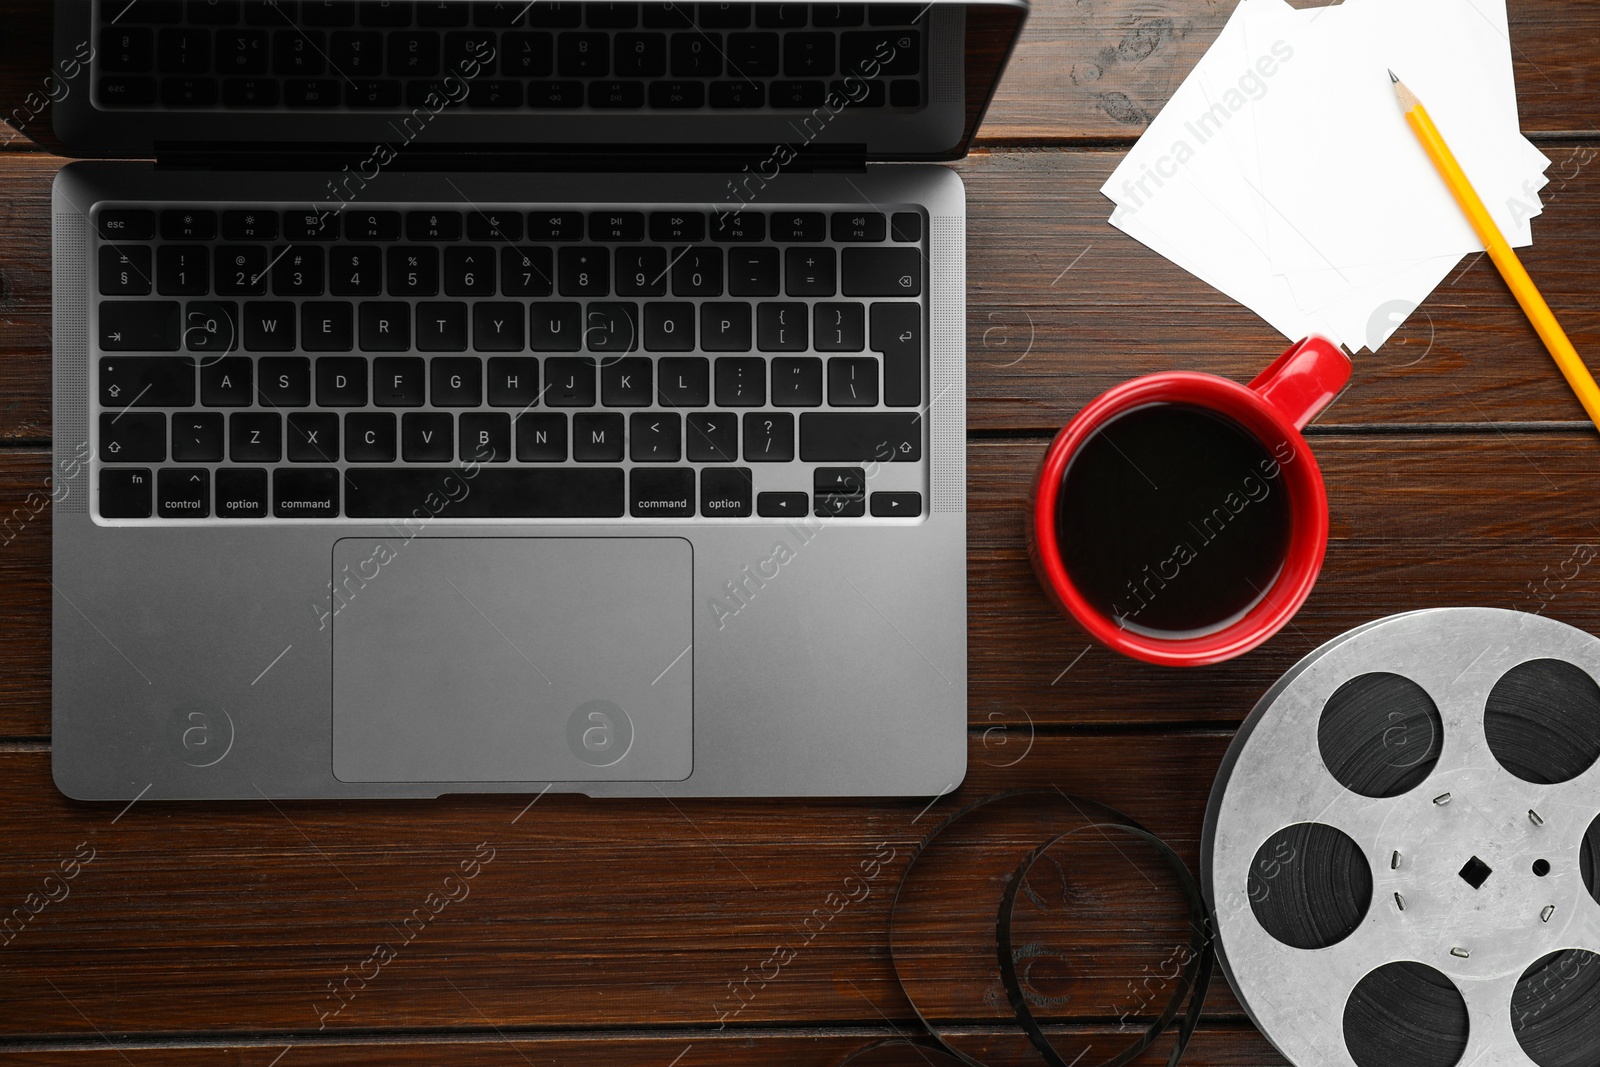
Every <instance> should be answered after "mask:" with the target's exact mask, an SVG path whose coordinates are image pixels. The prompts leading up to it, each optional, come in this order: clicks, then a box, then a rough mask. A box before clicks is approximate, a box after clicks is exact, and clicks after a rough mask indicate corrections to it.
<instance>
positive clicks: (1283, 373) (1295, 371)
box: [1249, 334, 1351, 430]
mask: <svg viewBox="0 0 1600 1067" xmlns="http://www.w3.org/2000/svg"><path fill="white" fill-rule="evenodd" d="M1350 369H1351V368H1350V357H1349V356H1347V355H1345V354H1344V350H1343V349H1341V348H1340V347H1339V346H1338V345H1336V344H1334V343H1333V342H1332V341H1330V340H1328V339H1327V338H1326V337H1318V336H1317V335H1316V334H1312V335H1311V336H1310V337H1307V338H1305V339H1304V340H1303V341H1300V342H1298V343H1296V344H1294V345H1291V346H1290V347H1289V350H1288V351H1287V352H1285V353H1284V354H1283V355H1281V356H1279V357H1278V358H1277V359H1275V360H1273V361H1272V364H1271V365H1270V366H1269V367H1267V369H1266V370H1264V371H1262V372H1261V373H1260V374H1258V375H1256V377H1255V380H1254V381H1252V382H1251V383H1250V386H1249V387H1250V388H1251V389H1253V390H1255V391H1256V392H1257V393H1259V394H1260V395H1261V399H1263V400H1265V401H1266V402H1267V403H1269V404H1271V405H1272V406H1273V407H1275V408H1277V409H1278V411H1279V412H1281V413H1282V414H1283V416H1284V417H1285V418H1287V419H1288V420H1289V421H1290V422H1292V423H1294V428H1295V429H1297V430H1303V429H1305V425H1306V423H1308V422H1310V421H1311V420H1312V419H1314V418H1316V417H1317V413H1318V412H1320V411H1321V410H1322V409H1323V408H1325V407H1327V406H1328V405H1329V404H1330V403H1332V402H1333V398H1334V397H1336V396H1338V395H1339V393H1340V392H1341V391H1342V390H1343V389H1344V387H1345V384H1346V383H1347V382H1349V381H1350Z"/></svg>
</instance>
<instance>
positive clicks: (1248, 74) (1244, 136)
mask: <svg viewBox="0 0 1600 1067" xmlns="http://www.w3.org/2000/svg"><path fill="white" fill-rule="evenodd" d="M1391 69H1392V70H1393V71H1394V72H1395V73H1396V74H1397V75H1398V76H1399V77H1400V78H1401V80H1403V81H1404V82H1405V83H1406V85H1407V87H1409V88H1410V89H1411V90H1412V91H1413V92H1415V93H1416V94H1417V96H1418V97H1419V98H1420V99H1421V100H1422V102H1423V104H1424V105H1425V106H1426V107H1427V109H1428V112H1429V113H1430V114H1431V115H1432V116H1433V120H1434V122H1435V124H1437V125H1438V127H1439V129H1440V132H1441V133H1443V135H1444V137H1445V139H1446V140H1447V141H1448V142H1449V144H1450V146H1451V148H1452V149H1453V150H1454V151H1455V154H1456V158H1457V159H1458V160H1459V161H1460V163H1461V165H1462V168H1463V169H1464V170H1465V171H1466V173H1467V176H1468V177H1469V178H1470V179H1471V180H1472V183H1473V185H1474V186H1475V187H1476V188H1477V190H1478V193H1479V195H1480V196H1481V197H1482V198H1483V201H1484V203H1485V204H1486V205H1488V208H1489V211H1490V213H1491V214H1493V215H1494V217H1495V221H1496V222H1498V223H1499V225H1500V228H1501V230H1502V232H1504V233H1505V235H1506V239H1507V240H1508V241H1510V242H1511V244H1512V245H1514V246H1523V245H1528V244H1531V243H1532V242H1533V231H1532V227H1531V225H1530V220H1531V219H1532V218H1533V216H1535V215H1537V214H1539V212H1540V211H1541V210H1543V205H1542V204H1541V203H1540V200H1539V190H1540V189H1542V188H1543V187H1544V185H1545V183H1546V181H1547V179H1546V178H1545V175H1544V172H1545V169H1546V168H1547V167H1549V165H1550V160H1549V159H1547V158H1546V157H1545V155H1544V154H1543V153H1542V152H1540V151H1539V150H1538V149H1537V148H1535V147H1534V146H1533V145H1532V144H1531V143H1530V142H1529V141H1528V140H1527V138H1525V137H1523V136H1522V133H1521V130H1520V128H1519V126H1518V123H1517V96H1516V84H1515V82H1514V80H1513V77H1512V68H1511V38H1510V36H1509V32H1508V30H1507V25H1506V8H1505V0H1345V2H1344V3H1343V4H1340V5H1338V6H1336V7H1319V8H1308V9H1304V10H1298V11H1297V10H1295V9H1294V8H1291V7H1290V6H1289V5H1288V4H1287V3H1285V2H1284V0H1242V2H1241V3H1240V4H1239V6H1238V8H1237V9H1236V10H1235V11H1234V13H1233V16H1232V17H1231V18H1230V19H1229V20H1228V24H1227V25H1226V26H1225V27H1224V28H1223V30H1222V34H1221V36H1219V37H1218V38H1217V41H1216V43H1215V44H1214V45H1213V46H1212V47H1211V50H1210V51H1208V52H1207V53H1206V54H1205V56H1204V57H1203V58H1202V59H1201V61H1200V63H1199V65H1198V66H1196V67H1195V69H1194V70H1193V71H1192V72H1191V73H1190V74H1189V77H1188V78H1187V79H1185V81H1184V83H1183V85H1182V86H1181V87H1179V89H1178V91H1177V92H1176V93H1175V94H1174V95H1173V97H1172V100H1171V101H1170V102H1169V103H1168V104H1167V106H1166V107H1165V108H1164V109H1163V110H1162V112H1161V114H1160V115H1158V116H1157V117H1156V119H1155V121H1154V122H1152V123H1151V124H1150V128H1149V129H1148V130H1147V131H1146V132H1145V134H1144V136H1143V137H1141V138H1140V139H1139V143H1138V144H1137V145H1135V146H1134V148H1133V150H1132V151H1131V152H1129V153H1128V157H1127V158H1126V159H1124V160H1123V161H1122V164H1121V166H1119V167H1118V168H1117V169H1116V171H1115V172H1114V173H1113V174H1112V175H1111V178H1110V180H1108V181H1107V182H1106V184H1105V185H1104V186H1103V187H1102V188H1101V192H1103V193H1105V195H1106V196H1108V197H1110V198H1111V199H1112V200H1113V201H1114V202H1115V203H1116V205H1117V207H1116V210H1115V211H1114V212H1112V215H1111V224H1112V225H1113V226H1115V227H1117V228H1118V229H1120V230H1122V231H1123V232H1124V233H1127V234H1128V235H1129V236H1131V237H1133V238H1135V239H1136V240H1138V241H1140V242H1142V243H1144V244H1146V245H1148V246H1149V247H1150V248H1152V249H1154V250H1155V251H1157V252H1159V253H1160V254H1161V255H1163V256H1165V257H1166V258H1168V259H1170V260H1172V262H1174V263H1176V264H1177V265H1178V266H1180V267H1182V268H1183V269H1184V270H1186V271H1188V272H1189V273H1191V274H1193V275H1194V276H1195V277H1197V278H1199V279H1201V280H1202V281H1204V282H1206V283H1207V284H1209V285H1211V286H1213V287H1215V288H1216V289H1219V290H1221V291H1222V292H1224V293H1226V294H1227V295H1228V296H1230V297H1232V298H1233V299H1235V300H1237V301H1239V302H1240V303H1241V304H1244V305H1245V306H1246V307H1248V308H1250V309H1251V310H1252V311H1254V312H1255V313H1256V314H1258V315H1260V316H1261V317H1262V318H1263V319H1265V320H1266V321H1267V322H1268V323H1270V324H1271V325H1272V326H1273V327H1274V328H1275V329H1277V330H1279V331H1280V332H1282V333H1283V334H1284V335H1285V336H1286V337H1288V338H1291V339H1295V340H1298V339H1299V338H1301V337H1304V336H1306V335H1307V334H1311V333H1320V334H1323V335H1325V336H1328V337H1331V338H1332V339H1334V340H1336V341H1339V342H1340V343H1342V344H1344V345H1345V346H1346V347H1347V348H1349V349H1350V350H1351V351H1352V352H1354V351H1357V350H1359V349H1360V348H1362V347H1366V348H1370V349H1373V350H1376V349H1377V348H1378V346H1379V345H1381V344H1383V342H1384V341H1386V340H1387V339H1388V338H1389V336H1390V335H1391V334H1392V333H1393V332H1394V331H1395V330H1396V329H1397V328H1398V327H1399V326H1400V325H1401V323H1403V322H1404V321H1405V318H1406V316H1407V315H1409V314H1410V312H1411V311H1412V310H1414V309H1415V308H1416V307H1417V305H1419V304H1421V303H1422V301H1423V300H1424V299H1425V298H1426V297H1427V295H1428V294H1429V293H1431V292H1432V291H1433V290H1434V288H1435V287H1436V286H1438V285H1439V284H1440V283H1441V282H1442V281H1443V280H1444V279H1445V278H1446V277H1447V276H1448V275H1449V274H1450V272H1451V270H1452V269H1453V268H1454V266H1455V265H1456V263H1458V262H1459V261H1460V259H1461V257H1462V256H1463V255H1466V254H1468V253H1473V252H1478V251H1482V249H1483V245H1482V243H1481V242H1480V241H1478V239H1477V237H1476V236H1475V235H1474V234H1473V232H1472V228H1471V227H1470V226H1469V225H1468V223H1467V220H1466V218H1465V216H1464V215H1462V213H1461V210H1460V208H1459V207H1457V205H1456V202H1455V200H1454V199H1453V198H1452V197H1451V195H1450V192H1449V190H1448V189H1447V188H1446V187H1445V184H1444V182H1443V180H1442V179H1441V178H1440V177H1439V175H1438V173H1437V171H1435V169H1434V167H1433V164H1432V163H1431V162H1429V160H1428V157H1427V156H1426V155H1425V154H1424V153H1423V151H1422V147H1421V145H1419V144H1418V142H1417V140H1416V137H1415V135H1414V134H1413V133H1412V132H1411V129H1410V127H1409V126H1408V125H1407V124H1406V121H1405V117H1404V115H1403V114H1402V113H1401V111H1400V108H1399V106H1398V105H1397V104H1396V102H1395V97H1394V90H1393V86H1392V85H1391V83H1390V80H1389V74H1388V71H1389V70H1391Z"/></svg>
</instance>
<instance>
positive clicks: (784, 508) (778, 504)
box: [756, 493, 811, 519]
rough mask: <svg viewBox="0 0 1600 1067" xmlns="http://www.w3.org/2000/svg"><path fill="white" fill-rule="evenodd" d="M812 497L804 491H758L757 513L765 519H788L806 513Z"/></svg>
mask: <svg viewBox="0 0 1600 1067" xmlns="http://www.w3.org/2000/svg"><path fill="white" fill-rule="evenodd" d="M810 506H811V498H810V497H808V496H807V495H806V494H804V493H757V494H756V514H757V515H760V516H761V517H762V518H764V519H786V518H789V517H791V516H796V515H804V514H805V513H806V509H807V508H808V507H810Z"/></svg>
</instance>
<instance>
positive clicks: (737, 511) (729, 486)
mask: <svg viewBox="0 0 1600 1067" xmlns="http://www.w3.org/2000/svg"><path fill="white" fill-rule="evenodd" d="M750 482H751V479H750V468H749V467H706V468H704V469H702V470H701V471H700V514H702V515H704V516H706V517H707V518H711V519H742V518H745V517H746V516H748V515H749V514H750Z"/></svg>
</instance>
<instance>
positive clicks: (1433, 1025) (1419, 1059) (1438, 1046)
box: [1344, 960, 1469, 1067]
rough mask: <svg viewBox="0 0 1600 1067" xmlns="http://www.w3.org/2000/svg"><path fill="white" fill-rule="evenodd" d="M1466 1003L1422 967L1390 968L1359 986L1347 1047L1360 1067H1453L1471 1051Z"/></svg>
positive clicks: (1348, 1018) (1348, 1016)
mask: <svg viewBox="0 0 1600 1067" xmlns="http://www.w3.org/2000/svg"><path fill="white" fill-rule="evenodd" d="M1468 1029H1469V1022H1468V1017H1467V1002H1466V1000H1465V999H1464V998H1463V997H1462V996H1461V991H1460V990H1459V989H1457V988H1456V986H1455V983H1454V982H1452V981H1450V979H1449V978H1447V977H1445V976H1444V975H1443V974H1441V973H1439V972H1438V971H1436V970H1434V969H1433V968H1432V967H1429V966H1427V965H1426V964H1423V963H1416V962H1414V961H1411V960H1402V961H1399V962H1397V963H1386V964H1384V965H1383V966H1382V967H1379V968H1377V969H1376V970H1374V971H1370V972H1368V974H1367V976H1366V977H1365V978H1363V979H1361V981H1359V982H1357V983H1356V987H1355V988H1354V989H1352V990H1351V991H1350V999H1349V1000H1347V1001H1345V1006H1344V1043H1345V1047H1346V1049H1347V1050H1348V1051H1349V1053H1350V1058H1351V1059H1353V1060H1355V1062H1356V1064H1357V1065H1358V1067H1453V1065H1454V1064H1456V1063H1457V1062H1459V1061H1460V1059H1461V1054H1462V1053H1463V1052H1465V1051H1466V1050H1467V1033H1468Z"/></svg>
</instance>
